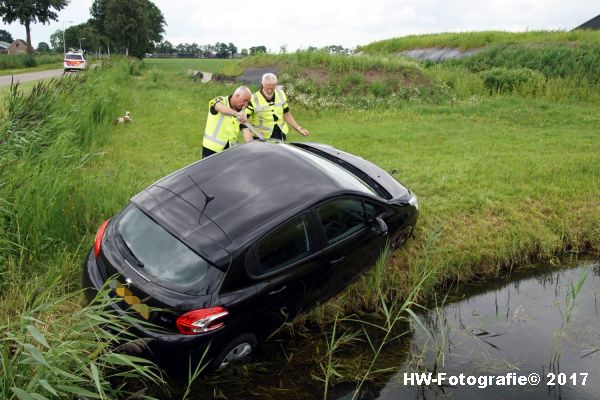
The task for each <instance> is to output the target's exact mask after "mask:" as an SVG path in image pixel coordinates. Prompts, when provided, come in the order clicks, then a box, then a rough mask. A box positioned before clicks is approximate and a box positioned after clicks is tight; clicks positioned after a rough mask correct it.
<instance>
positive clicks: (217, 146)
mask: <svg viewBox="0 0 600 400" xmlns="http://www.w3.org/2000/svg"><path fill="white" fill-rule="evenodd" d="M251 96H252V92H251V91H250V89H248V88H247V87H246V86H240V87H238V88H237V89H235V91H234V92H233V94H232V95H230V96H227V97H225V96H218V97H215V98H214V99H212V100H211V101H209V102H208V116H207V117H206V129H205V130H204V140H203V141H202V158H206V157H208V156H211V155H213V154H215V153H220V152H221V151H223V150H225V149H228V148H229V147H232V146H233V145H234V144H235V143H236V142H237V136H238V133H239V132H240V123H245V122H247V118H246V113H245V112H243V110H244V108H245V107H246V106H247V105H248V102H249V101H250V97H251Z"/></svg>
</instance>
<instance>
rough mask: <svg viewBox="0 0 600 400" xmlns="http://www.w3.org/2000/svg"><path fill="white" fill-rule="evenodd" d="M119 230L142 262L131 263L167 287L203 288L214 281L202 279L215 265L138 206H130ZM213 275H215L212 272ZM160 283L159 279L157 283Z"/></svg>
mask: <svg viewBox="0 0 600 400" xmlns="http://www.w3.org/2000/svg"><path fill="white" fill-rule="evenodd" d="M118 231H119V234H120V235H121V237H122V239H123V240H124V241H125V244H126V245H127V247H128V248H129V250H130V251H131V253H132V254H133V255H134V256H135V258H136V259H137V260H138V261H139V262H140V264H138V265H132V267H134V268H137V269H138V270H139V271H140V273H142V274H143V275H144V276H146V277H153V278H155V279H157V280H158V281H161V282H164V283H167V286H169V284H170V285H175V286H177V287H183V288H191V287H193V288H194V289H196V290H195V291H196V292H200V291H204V290H201V288H205V289H206V291H208V289H207V287H208V286H210V285H211V284H212V282H206V281H205V282H202V281H203V279H205V278H206V277H207V275H208V273H209V271H211V270H214V269H216V268H214V267H212V266H211V265H210V264H209V263H208V262H207V261H206V260H204V259H203V258H202V257H200V256H199V255H198V254H196V253H195V252H193V251H192V250H190V249H189V248H188V247H187V246H186V245H185V244H183V243H182V242H181V241H180V240H178V239H177V238H175V237H174V236H173V235H171V234H170V233H169V232H167V231H166V230H164V229H163V228H162V227H161V226H160V225H158V224H157V223H156V222H154V221H153V220H152V219H150V218H149V217H148V216H147V215H146V214H144V213H143V212H142V211H140V209H138V208H137V207H134V206H131V207H129V208H128V209H127V210H126V211H125V214H124V215H123V216H122V217H121V218H120V220H119V224H118ZM211 276H212V274H211ZM156 283H160V282H156Z"/></svg>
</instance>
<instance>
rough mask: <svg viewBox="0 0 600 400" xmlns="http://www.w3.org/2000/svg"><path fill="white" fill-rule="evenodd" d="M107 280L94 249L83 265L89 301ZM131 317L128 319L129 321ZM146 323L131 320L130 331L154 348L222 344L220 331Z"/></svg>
mask: <svg viewBox="0 0 600 400" xmlns="http://www.w3.org/2000/svg"><path fill="white" fill-rule="evenodd" d="M104 283H105V280H104V279H103V278H102V276H101V273H100V269H99V268H98V264H97V263H96V257H95V256H94V253H93V249H92V250H90V252H89V253H88V255H87V257H86V260H85V262H84V266H83V277H82V284H83V289H84V293H85V296H86V298H87V299H88V301H90V302H91V301H92V300H93V299H94V298H95V297H96V295H97V294H98V291H99V290H100V288H102V286H103V285H104ZM111 306H112V308H114V309H115V310H116V311H117V312H118V313H119V314H121V315H125V314H126V312H125V311H124V310H123V309H122V308H121V307H120V306H119V305H118V303H115V302H112V303H111ZM130 320H131V319H128V322H129V321H130ZM144 325H145V324H138V323H135V322H131V327H130V331H131V332H132V333H133V334H134V335H135V336H138V337H140V338H144V339H148V340H147V344H148V346H149V347H151V348H152V349H153V350H159V351H175V352H179V353H192V352H197V351H203V350H204V349H205V348H206V347H207V346H208V345H210V348H219V346H220V345H221V335H219V332H220V331H218V330H217V331H214V332H211V333H209V334H204V335H182V334H178V333H173V334H170V333H164V332H156V331H153V330H151V329H149V328H148V327H146V326H144Z"/></svg>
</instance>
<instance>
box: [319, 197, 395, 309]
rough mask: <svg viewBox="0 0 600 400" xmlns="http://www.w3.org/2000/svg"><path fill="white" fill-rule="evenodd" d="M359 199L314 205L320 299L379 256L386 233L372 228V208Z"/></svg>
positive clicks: (361, 270)
mask: <svg viewBox="0 0 600 400" xmlns="http://www.w3.org/2000/svg"><path fill="white" fill-rule="evenodd" d="M369 206H370V207H369V208H367V209H365V203H364V201H363V200H362V199H360V198H355V197H341V198H336V199H333V200H330V201H327V202H325V203H323V204H320V205H318V206H317V207H315V216H316V219H317V221H318V227H319V229H320V234H321V238H322V241H323V243H324V244H323V247H324V248H323V250H322V252H321V257H320V258H321V260H322V264H323V267H322V268H321V269H322V271H323V273H322V275H321V279H322V284H321V289H320V290H321V292H320V301H325V300H327V299H328V298H330V297H331V296H333V295H335V294H336V293H338V292H339V291H341V290H343V289H344V288H345V287H347V286H348V285H349V284H350V283H352V282H353V281H354V280H356V279H358V278H359V277H360V275H361V274H362V273H363V272H364V271H365V270H366V269H367V268H368V267H370V266H372V265H373V264H374V263H375V262H376V260H377V258H378V257H379V255H380V253H381V250H382V248H383V246H384V245H385V240H386V236H385V235H381V234H377V233H376V232H375V230H374V229H373V217H372V214H373V211H372V209H373V207H372V205H371V203H370V204H369Z"/></svg>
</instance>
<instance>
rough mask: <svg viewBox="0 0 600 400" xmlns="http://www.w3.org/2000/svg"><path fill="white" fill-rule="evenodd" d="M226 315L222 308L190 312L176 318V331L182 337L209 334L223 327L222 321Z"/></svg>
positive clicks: (226, 312)
mask: <svg viewBox="0 0 600 400" xmlns="http://www.w3.org/2000/svg"><path fill="white" fill-rule="evenodd" d="M228 314H229V312H228V311H227V310H226V309H225V308H223V307H211V308H203V309H201V310H194V311H190V312H187V313H185V314H183V315H180V316H179V318H177V322H176V324H177V329H179V333H182V334H184V335H195V334H197V333H206V332H211V331H214V330H216V329H219V328H221V327H223V326H225V324H224V323H223V321H222V319H223V318H224V317H226V316H227V315H228Z"/></svg>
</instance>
